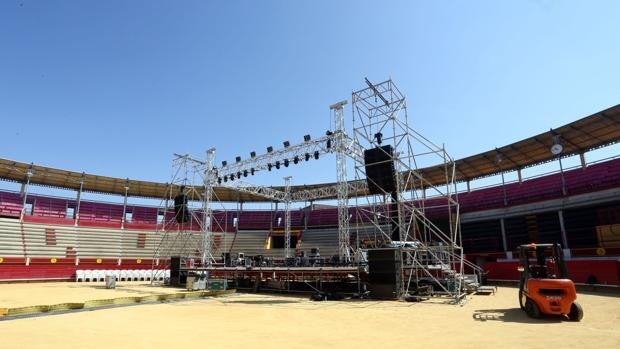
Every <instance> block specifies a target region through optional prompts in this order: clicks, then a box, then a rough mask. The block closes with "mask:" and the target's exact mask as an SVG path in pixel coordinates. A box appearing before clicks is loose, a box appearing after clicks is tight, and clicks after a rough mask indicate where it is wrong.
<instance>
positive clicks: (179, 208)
mask: <svg viewBox="0 0 620 349" xmlns="http://www.w3.org/2000/svg"><path fill="white" fill-rule="evenodd" d="M174 218H175V219H176V221H177V223H186V222H187V221H189V209H188V208H187V195H185V194H179V195H177V196H175V198H174Z"/></svg>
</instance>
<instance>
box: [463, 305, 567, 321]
mask: <svg viewBox="0 0 620 349" xmlns="http://www.w3.org/2000/svg"><path fill="white" fill-rule="evenodd" d="M472 316H473V318H474V320H477V321H503V322H517V323H524V324H549V323H556V322H562V320H563V318H562V317H560V316H542V317H541V318H539V319H533V318H531V317H529V316H527V314H526V313H525V311H523V310H521V309H520V308H509V309H480V310H474V313H473V315H472Z"/></svg>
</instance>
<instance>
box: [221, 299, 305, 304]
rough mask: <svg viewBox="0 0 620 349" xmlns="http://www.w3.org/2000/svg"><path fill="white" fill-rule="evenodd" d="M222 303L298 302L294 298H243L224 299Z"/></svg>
mask: <svg viewBox="0 0 620 349" xmlns="http://www.w3.org/2000/svg"><path fill="white" fill-rule="evenodd" d="M224 303H238V304H290V303H299V302H298V301H294V300H286V299H256V300H251V299H245V300H226V301H225V302H224Z"/></svg>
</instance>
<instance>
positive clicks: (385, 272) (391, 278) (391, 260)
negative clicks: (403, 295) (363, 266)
mask: <svg viewBox="0 0 620 349" xmlns="http://www.w3.org/2000/svg"><path fill="white" fill-rule="evenodd" d="M401 275H402V273H401V259H400V250H399V249H395V248H392V249H387V248H386V249H371V250H368V290H369V291H370V297H372V298H376V299H398V298H399V297H400V286H401Z"/></svg>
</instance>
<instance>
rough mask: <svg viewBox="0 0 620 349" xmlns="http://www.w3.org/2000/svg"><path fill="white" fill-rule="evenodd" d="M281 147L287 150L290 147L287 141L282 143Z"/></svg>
mask: <svg viewBox="0 0 620 349" xmlns="http://www.w3.org/2000/svg"><path fill="white" fill-rule="evenodd" d="M282 145H284V148H288V147H290V146H291V143H289V141H284V142H282Z"/></svg>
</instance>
